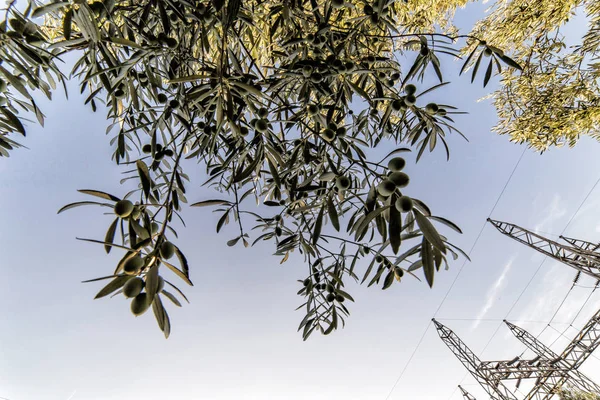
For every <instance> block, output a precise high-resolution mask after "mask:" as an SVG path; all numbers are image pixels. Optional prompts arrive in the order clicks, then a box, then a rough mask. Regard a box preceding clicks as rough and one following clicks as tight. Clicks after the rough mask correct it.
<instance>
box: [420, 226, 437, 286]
mask: <svg viewBox="0 0 600 400" xmlns="http://www.w3.org/2000/svg"><path fill="white" fill-rule="evenodd" d="M421 260H422V261H423V272H424V273H425V279H426V280H427V283H428V284H429V287H433V277H434V275H435V266H434V265H433V254H432V250H431V245H430V244H429V242H428V241H427V238H425V237H423V242H422V244H421Z"/></svg>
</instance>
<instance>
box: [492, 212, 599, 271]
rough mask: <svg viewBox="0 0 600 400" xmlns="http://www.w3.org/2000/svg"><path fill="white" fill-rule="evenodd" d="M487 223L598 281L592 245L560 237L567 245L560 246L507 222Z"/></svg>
mask: <svg viewBox="0 0 600 400" xmlns="http://www.w3.org/2000/svg"><path fill="white" fill-rule="evenodd" d="M488 221H489V222H490V223H491V224H492V225H494V226H495V227H496V229H498V230H499V231H500V232H501V233H503V234H505V235H506V236H508V237H510V238H512V239H514V240H516V241H517V242H521V243H523V244H525V245H527V246H529V247H531V248H532V249H534V250H537V251H539V252H540V253H542V254H544V255H546V256H548V257H551V258H553V259H555V260H557V261H560V262H562V263H564V264H566V265H568V266H569V267H571V268H573V269H575V270H577V271H581V272H582V273H584V274H586V275H589V276H591V277H594V278H596V279H600V253H596V252H594V251H593V250H595V249H596V248H597V245H595V244H594V243H590V242H586V241H584V240H578V239H572V238H565V237H562V238H563V240H565V241H566V242H567V243H568V245H567V244H562V243H558V242H555V241H553V240H550V239H547V238H545V237H543V236H541V235H538V234H537V233H533V232H531V231H529V230H527V229H524V228H521V227H520V226H517V225H514V224H509V223H508V222H501V221H495V220H493V219H489V218H488Z"/></svg>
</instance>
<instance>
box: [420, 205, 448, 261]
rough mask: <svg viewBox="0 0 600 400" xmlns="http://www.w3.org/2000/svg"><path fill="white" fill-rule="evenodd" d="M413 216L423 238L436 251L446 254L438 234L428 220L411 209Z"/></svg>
mask: <svg viewBox="0 0 600 400" xmlns="http://www.w3.org/2000/svg"><path fill="white" fill-rule="evenodd" d="M413 214H414V215H415V219H416V220H417V224H418V225H419V229H421V231H422V232H423V236H424V237H425V238H427V240H428V241H429V243H431V244H432V245H433V246H434V247H435V248H436V249H438V250H439V251H441V252H442V253H444V254H446V246H445V245H444V242H443V240H442V238H441V237H440V235H439V233H438V232H437V231H436V230H435V228H434V226H433V225H432V224H431V222H429V219H427V217H425V216H424V215H423V214H421V213H420V212H419V210H416V209H413Z"/></svg>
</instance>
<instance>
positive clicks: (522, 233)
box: [433, 219, 600, 400]
mask: <svg viewBox="0 0 600 400" xmlns="http://www.w3.org/2000/svg"><path fill="white" fill-rule="evenodd" d="M488 221H489V222H491V223H492V224H493V225H494V226H495V227H496V228H497V229H498V230H499V231H500V232H501V233H503V234H505V235H507V236H509V237H511V238H512V239H514V240H516V241H518V242H521V243H523V244H526V245H527V246H529V247H531V248H533V249H535V250H537V251H539V252H540V253H542V254H544V255H546V256H548V257H551V258H553V259H555V260H557V261H560V262H562V263H564V264H566V265H568V266H569V267H571V268H573V269H575V270H577V271H578V275H579V274H581V273H583V274H586V275H589V276H592V277H594V278H595V279H597V280H600V252H596V251H597V250H599V249H600V244H596V243H591V242H587V241H584V240H579V239H573V238H568V237H564V236H561V237H560V238H561V239H563V240H564V241H565V242H567V244H562V243H558V242H555V241H553V240H550V239H547V238H545V237H543V236H541V235H538V234H536V233H534V232H531V231H529V230H527V229H524V228H521V227H519V226H517V225H514V224H509V223H506V222H501V221H495V220H491V219H488ZM433 322H434V325H435V327H436V329H437V332H438V334H439V336H440V338H441V339H442V341H443V342H444V343H445V344H446V345H447V346H448V347H449V348H450V350H451V351H452V352H453V353H454V355H455V356H456V357H457V358H458V359H459V361H460V362H461V363H462V364H463V365H464V366H465V368H466V369H467V370H468V371H469V372H470V373H471V375H472V376H473V377H474V378H475V379H476V380H477V382H478V383H479V384H480V385H481V386H482V387H483V388H484V389H485V391H486V392H487V393H488V395H489V396H490V399H492V400H516V399H517V397H516V396H515V395H514V393H513V392H512V391H510V390H509V389H508V388H507V387H506V386H505V385H504V384H503V381H505V380H516V386H517V388H518V387H519V385H520V384H521V381H522V380H524V379H535V384H534V386H533V388H532V389H531V390H530V391H529V393H527V394H526V395H525V397H524V398H523V400H550V399H552V398H553V397H554V396H555V395H557V393H558V392H559V391H560V389H561V388H562V387H564V386H566V385H569V386H571V387H574V388H576V389H578V390H581V391H583V392H587V393H597V394H600V385H598V384H596V383H594V382H593V381H592V380H591V379H590V378H588V377H587V376H585V375H584V374H582V373H581V372H579V371H578V368H579V367H580V366H581V364H582V363H583V362H584V361H585V360H586V359H587V358H588V357H589V356H590V355H591V354H592V353H593V352H594V350H596V348H598V346H600V310H599V311H598V312H596V314H595V315H594V316H593V317H592V318H591V319H590V320H589V321H588V322H587V323H586V325H585V326H584V327H583V329H581V331H580V332H579V334H578V335H577V336H576V337H575V338H574V339H573V340H572V341H571V342H570V343H569V344H568V345H567V347H566V348H565V349H564V351H563V352H562V353H561V354H557V353H555V352H554V351H552V350H551V349H550V348H549V347H547V346H545V345H544V344H543V343H541V342H540V341H539V340H537V339H536V338H535V337H534V336H533V335H531V334H530V333H529V332H527V331H525V330H524V329H522V328H520V327H518V326H516V325H514V324H512V323H510V322H508V321H504V322H505V323H506V325H507V326H508V328H509V329H510V331H511V332H512V333H513V335H514V336H515V337H516V338H517V339H519V340H520V341H521V342H522V343H523V344H524V345H525V346H527V348H528V349H530V350H531V351H532V352H533V353H534V354H535V355H536V356H535V357H534V358H533V359H529V360H522V359H520V358H519V357H515V358H514V359H512V360H500V361H481V360H480V359H479V358H478V357H477V356H476V355H475V354H474V353H473V352H472V351H471V350H470V349H469V348H468V347H467V346H466V345H465V344H464V343H463V342H462V341H461V340H460V338H459V337H458V336H457V335H456V334H455V333H454V332H452V330H450V329H449V328H447V327H446V326H444V325H442V324H441V323H440V322H438V321H436V320H433ZM459 388H460V390H461V393H462V395H463V397H464V399H465V400H475V397H473V396H472V395H471V394H469V393H468V392H467V391H466V390H465V389H464V388H462V387H461V386H459Z"/></svg>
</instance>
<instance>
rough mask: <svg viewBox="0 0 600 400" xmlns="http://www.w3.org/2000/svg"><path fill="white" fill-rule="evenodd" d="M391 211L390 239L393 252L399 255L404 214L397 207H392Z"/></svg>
mask: <svg viewBox="0 0 600 400" xmlns="http://www.w3.org/2000/svg"><path fill="white" fill-rule="evenodd" d="M394 199H395V197H393V198H392V203H394ZM389 210H390V219H389V230H388V231H389V237H390V245H391V246H392V251H393V252H394V254H398V251H399V250H400V244H401V242H402V240H401V236H400V235H401V233H402V214H400V211H398V209H397V208H396V207H395V206H391V207H390V208H389Z"/></svg>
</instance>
